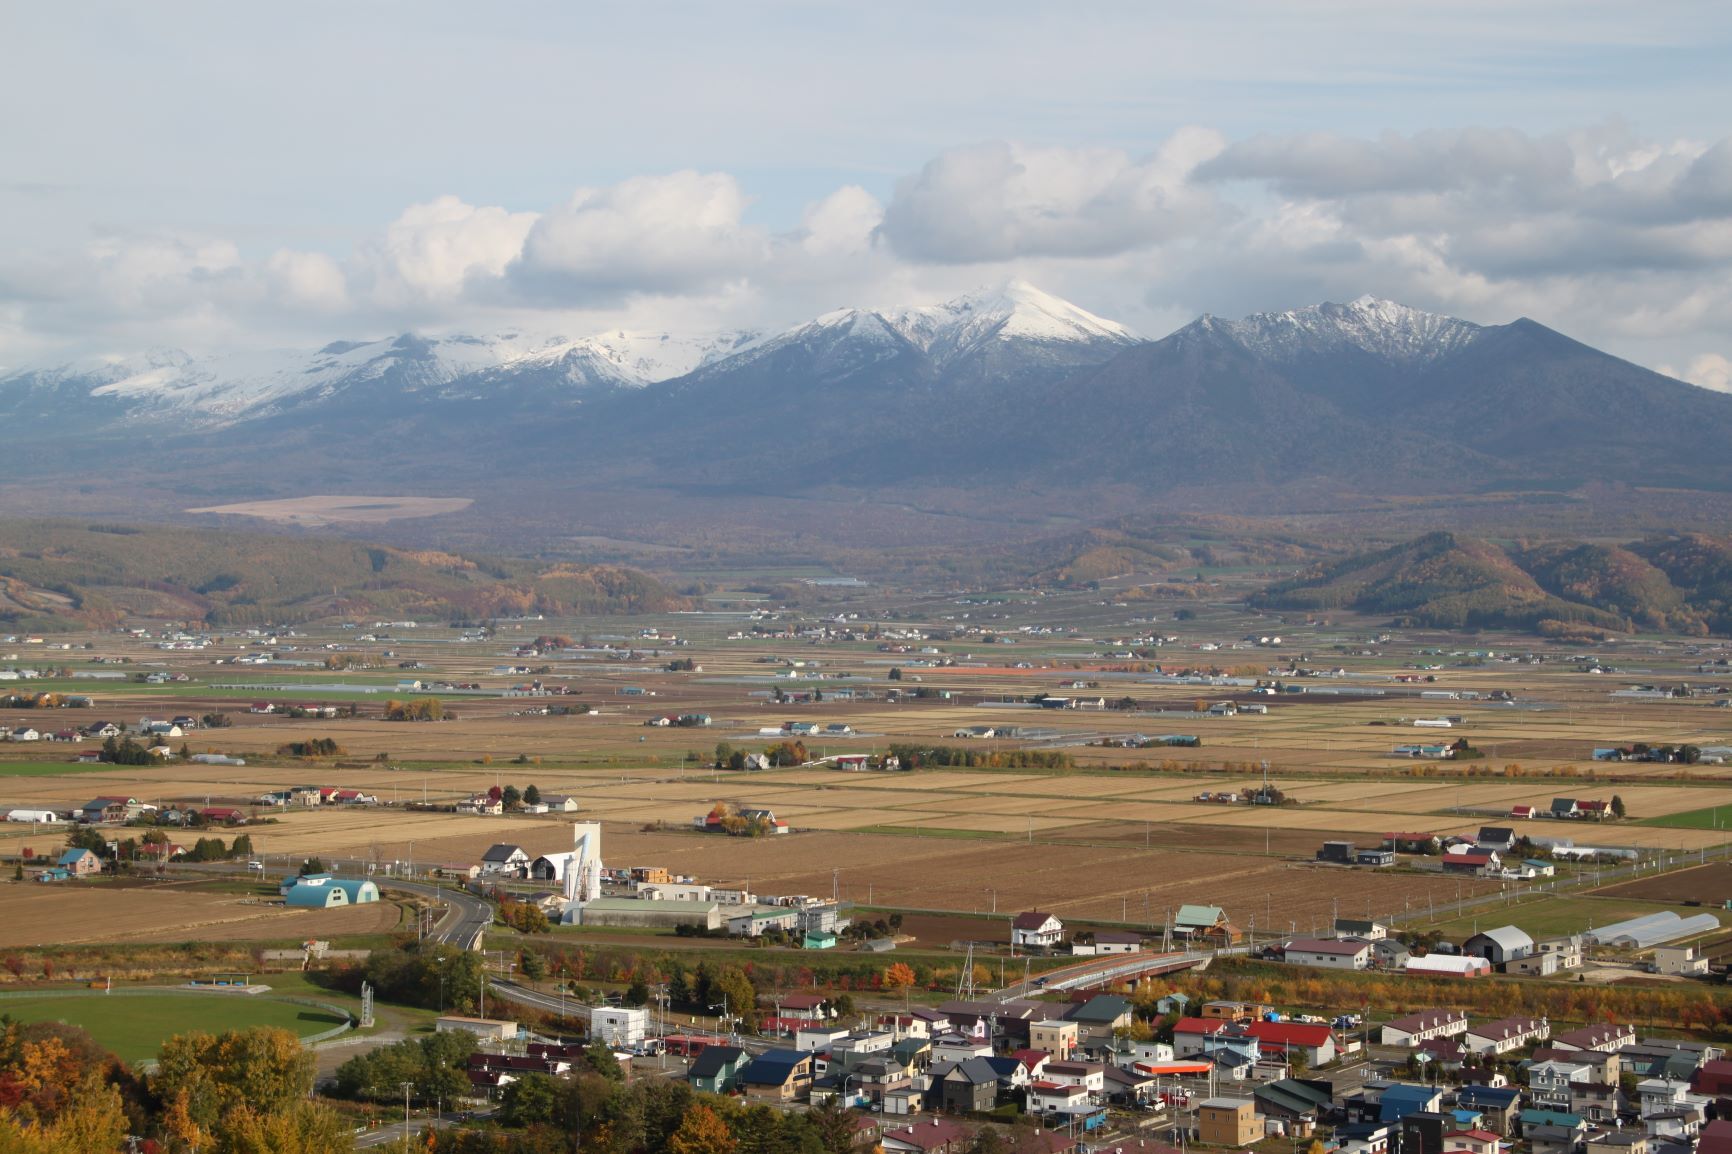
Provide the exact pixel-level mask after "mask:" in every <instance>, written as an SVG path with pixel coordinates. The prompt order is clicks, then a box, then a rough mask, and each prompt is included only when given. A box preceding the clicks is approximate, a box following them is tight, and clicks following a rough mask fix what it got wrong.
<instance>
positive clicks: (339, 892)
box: [283, 877, 379, 910]
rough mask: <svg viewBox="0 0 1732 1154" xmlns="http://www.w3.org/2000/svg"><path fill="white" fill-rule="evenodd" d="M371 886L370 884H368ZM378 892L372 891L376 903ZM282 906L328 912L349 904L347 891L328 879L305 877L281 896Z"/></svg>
mask: <svg viewBox="0 0 1732 1154" xmlns="http://www.w3.org/2000/svg"><path fill="white" fill-rule="evenodd" d="M368 884H369V885H371V884H372V883H370V882H369V883H368ZM378 896H379V891H378V890H376V889H375V890H374V891H373V900H374V901H377V900H378ZM283 904H284V905H286V906H288V907H289V908H290V909H305V910H330V909H336V908H338V907H340V906H346V905H348V904H349V891H348V890H346V889H344V888H343V887H342V886H340V885H338V884H337V883H336V881H335V880H333V879H332V878H328V877H307V878H302V879H300V884H299V885H294V886H290V887H289V889H288V892H287V893H285V894H284V895H283Z"/></svg>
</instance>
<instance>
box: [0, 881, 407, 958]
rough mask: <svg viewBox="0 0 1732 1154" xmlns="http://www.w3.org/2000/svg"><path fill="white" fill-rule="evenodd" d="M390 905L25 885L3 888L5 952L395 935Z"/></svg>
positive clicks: (82, 884) (1, 943)
mask: <svg viewBox="0 0 1732 1154" xmlns="http://www.w3.org/2000/svg"><path fill="white" fill-rule="evenodd" d="M400 916H401V911H400V910H399V909H398V907H397V905H396V904H395V903H393V902H372V903H368V904H366V905H359V906H349V907H347V908H343V909H334V910H308V909H294V910H291V909H285V908H284V907H283V906H282V904H281V903H280V902H279V903H272V902H269V901H268V900H264V899H260V898H257V897H252V896H250V895H237V894H231V893H210V892H205V891H202V890H195V889H189V888H187V886H186V884H185V883H167V884H163V885H157V886H149V887H129V888H118V887H115V886H112V885H108V884H105V883H103V882H92V881H76V882H58V883H54V884H51V885H43V884H38V883H22V884H16V885H10V886H7V887H5V888H3V889H0V948H4V949H25V948H30V947H38V946H47V945H55V946H69V945H78V944H82V943H90V942H104V941H113V940H116V939H119V940H124V941H132V942H141V943H142V942H187V941H208V942H214V941H222V942H229V941H250V940H267V941H297V942H298V941H302V940H304V939H306V938H313V937H318V938H330V937H339V936H345V935H351V934H372V933H379V932H383V931H386V930H390V929H394V928H395V927H396V925H397V922H398V920H399V918H400Z"/></svg>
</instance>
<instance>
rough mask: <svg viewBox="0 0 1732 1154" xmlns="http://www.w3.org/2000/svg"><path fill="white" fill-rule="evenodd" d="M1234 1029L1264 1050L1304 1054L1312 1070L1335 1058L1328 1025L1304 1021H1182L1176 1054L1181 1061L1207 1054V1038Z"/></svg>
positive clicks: (1176, 1029) (1176, 1033)
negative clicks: (1242, 1032)
mask: <svg viewBox="0 0 1732 1154" xmlns="http://www.w3.org/2000/svg"><path fill="white" fill-rule="evenodd" d="M1235 1029H1240V1030H1243V1031H1244V1036H1249V1037H1252V1038H1255V1039H1257V1044H1258V1046H1259V1047H1261V1048H1262V1049H1264V1050H1279V1051H1281V1052H1282V1053H1302V1054H1304V1056H1305V1059H1306V1063H1307V1065H1309V1066H1311V1067H1313V1068H1315V1067H1318V1066H1327V1065H1328V1064H1329V1063H1330V1062H1333V1061H1334V1060H1335V1058H1336V1053H1337V1051H1336V1049H1335V1033H1334V1031H1333V1030H1331V1029H1330V1028H1329V1027H1328V1026H1317V1025H1307V1024H1305V1023H1303V1022H1247V1023H1237V1022H1228V1021H1223V1020H1221V1019H1219V1018H1181V1019H1180V1020H1179V1023H1178V1025H1176V1026H1174V1027H1173V1053H1174V1055H1175V1056H1176V1057H1180V1058H1190V1057H1195V1056H1197V1055H1199V1054H1202V1053H1205V1052H1207V1050H1208V1046H1207V1045H1206V1044H1205V1040H1206V1039H1208V1038H1211V1037H1213V1036H1215V1035H1217V1034H1221V1033H1223V1032H1224V1031H1230V1030H1235Z"/></svg>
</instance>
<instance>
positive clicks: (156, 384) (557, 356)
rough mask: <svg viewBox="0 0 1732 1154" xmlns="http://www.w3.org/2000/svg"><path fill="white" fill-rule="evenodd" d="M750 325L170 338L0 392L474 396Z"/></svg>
mask: <svg viewBox="0 0 1732 1154" xmlns="http://www.w3.org/2000/svg"><path fill="white" fill-rule="evenodd" d="M754 336H755V334H751V333H722V334H714V335H705V336H675V335H672V334H667V333H630V332H623V331H622V332H613V333H605V334H602V335H600V336H594V337H583V338H580V339H577V340H571V339H568V338H564V337H546V336H533V335H528V334H523V333H504V334H499V335H495V336H488V337H476V336H446V337H430V338H423V337H417V336H413V335H409V334H404V335H402V336H397V337H392V338H387V339H384V340H376V341H338V342H334V343H332V344H329V345H326V346H325V347H324V348H321V349H317V350H313V351H308V350H305V349H282V350H269V351H257V352H237V353H226V354H220V355H214V356H210V357H205V358H197V357H194V356H192V355H190V354H188V353H185V352H183V351H181V350H178V349H154V350H150V351H148V352H145V353H142V354H138V355H136V356H127V357H118V356H110V357H87V358H83V359H80V360H76V361H72V362H68V363H66V364H62V365H54V366H46V367H41V368H35V369H24V370H19V371H17V372H13V373H9V374H4V375H0V395H3V394H4V393H6V392H7V391H8V390H14V391H16V390H21V389H30V390H34V391H38V392H40V391H44V390H47V391H54V392H62V393H72V394H81V395H85V396H90V397H103V398H108V399H110V400H113V401H116V402H119V403H121V404H124V405H126V406H127V407H128V408H129V409H131V410H132V411H134V412H137V413H139V414H140V415H145V416H148V415H153V414H155V415H161V416H165V417H173V418H175V419H178V420H187V421H194V422H205V423H217V424H221V423H227V422H232V421H236V420H242V419H247V418H250V417H256V416H267V415H271V414H273V413H277V412H281V411H282V410H283V409H284V408H285V407H286V406H289V405H291V404H297V405H298V404H305V403H308V402H315V401H317V400H320V399H322V398H328V397H331V396H334V395H336V394H338V393H341V392H344V391H347V390H352V389H356V388H360V387H365V386H367V385H370V384H377V383H380V382H384V381H387V380H388V381H389V382H390V383H391V384H393V385H394V386H395V387H397V388H400V389H402V390H403V391H405V392H414V393H436V394H439V395H444V396H464V397H485V396H486V395H487V394H488V393H489V391H490V390H492V389H496V388H498V387H499V386H500V384H501V383H502V381H504V380H505V379H507V378H515V377H518V376H520V375H522V376H528V377H533V378H534V380H535V381H536V382H537V383H539V384H541V385H544V386H547V387H557V388H562V389H569V390H573V391H580V390H585V389H592V388H603V389H619V388H641V387H643V386H644V385H646V384H648V383H650V382H653V381H659V380H665V379H667V378H669V377H675V376H680V375H683V374H684V373H687V372H690V371H691V370H692V369H694V368H696V367H698V366H699V365H701V364H704V363H707V362H709V361H712V360H715V359H716V358H718V357H721V356H725V355H727V354H728V353H729V352H731V351H732V350H733V349H735V348H737V347H739V346H740V345H742V344H744V343H747V342H749V341H750V340H752V339H754Z"/></svg>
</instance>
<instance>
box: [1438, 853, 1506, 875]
mask: <svg viewBox="0 0 1732 1154" xmlns="http://www.w3.org/2000/svg"><path fill="white" fill-rule="evenodd" d="M1441 863H1442V866H1443V872H1444V873H1454V874H1487V873H1496V872H1497V871H1498V870H1499V869H1501V868H1502V861H1501V859H1499V857H1498V855H1497V854H1496V853H1494V852H1490V851H1473V850H1469V851H1467V852H1458V851H1457V850H1456V849H1454V848H1451V850H1450V851H1449V852H1448V853H1446V854H1444V855H1443V857H1442V859H1441Z"/></svg>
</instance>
